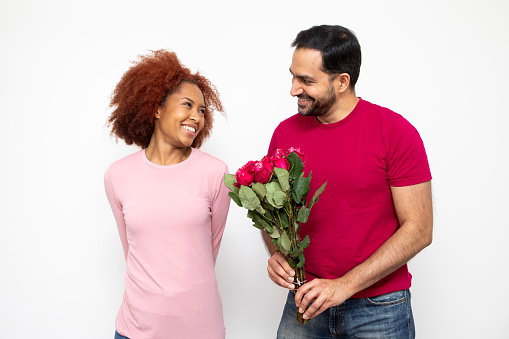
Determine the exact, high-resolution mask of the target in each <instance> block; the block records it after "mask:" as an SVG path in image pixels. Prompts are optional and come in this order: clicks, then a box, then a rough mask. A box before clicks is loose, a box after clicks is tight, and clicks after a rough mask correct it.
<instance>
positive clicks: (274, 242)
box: [271, 238, 279, 248]
mask: <svg viewBox="0 0 509 339" xmlns="http://www.w3.org/2000/svg"><path fill="white" fill-rule="evenodd" d="M278 239H279V238H278ZM278 239H274V238H273V239H271V240H272V243H273V244H274V246H276V248H279V247H278Z"/></svg>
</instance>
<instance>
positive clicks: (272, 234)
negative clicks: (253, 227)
mask: <svg viewBox="0 0 509 339" xmlns="http://www.w3.org/2000/svg"><path fill="white" fill-rule="evenodd" d="M267 234H269V236H270V237H271V238H272V239H279V237H281V234H280V233H279V230H278V229H277V227H275V226H274V227H272V231H271V232H270V233H269V232H267Z"/></svg>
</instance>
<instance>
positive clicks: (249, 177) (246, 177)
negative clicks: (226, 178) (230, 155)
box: [234, 161, 256, 187]
mask: <svg viewBox="0 0 509 339" xmlns="http://www.w3.org/2000/svg"><path fill="white" fill-rule="evenodd" d="M255 164H256V162H255V161H250V162H248V163H247V164H245V165H244V166H242V167H241V168H239V169H238V170H237V172H236V173H235V180H237V182H236V184H234V185H235V187H240V185H244V186H249V185H251V184H252V183H253V180H254V165H255Z"/></svg>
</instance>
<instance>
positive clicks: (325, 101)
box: [297, 86, 336, 117]
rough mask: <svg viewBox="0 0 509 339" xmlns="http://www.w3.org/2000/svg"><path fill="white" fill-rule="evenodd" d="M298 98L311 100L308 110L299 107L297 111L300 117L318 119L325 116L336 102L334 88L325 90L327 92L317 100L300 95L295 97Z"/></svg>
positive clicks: (303, 94)
mask: <svg viewBox="0 0 509 339" xmlns="http://www.w3.org/2000/svg"><path fill="white" fill-rule="evenodd" d="M297 97H298V98H301V99H311V100H312V103H311V106H309V108H304V107H300V106H299V108H298V111H299V113H300V115H302V116H305V117H306V116H313V117H320V116H322V115H325V114H327V113H328V112H329V111H330V109H331V107H332V106H333V105H334V103H335V102H336V93H335V91H334V86H329V88H328V89H327V92H326V93H325V94H324V95H323V96H321V97H319V98H316V99H315V98H312V97H310V96H309V95H307V94H305V93H302V94H301V95H297Z"/></svg>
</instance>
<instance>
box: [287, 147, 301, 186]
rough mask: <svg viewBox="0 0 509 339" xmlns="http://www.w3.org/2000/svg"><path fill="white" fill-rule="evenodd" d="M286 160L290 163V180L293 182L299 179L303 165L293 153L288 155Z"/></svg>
mask: <svg viewBox="0 0 509 339" xmlns="http://www.w3.org/2000/svg"><path fill="white" fill-rule="evenodd" d="M287 160H288V162H289V163H290V178H292V180H295V179H297V178H298V177H300V175H301V173H302V171H303V170H304V164H303V163H302V160H300V157H299V156H298V155H297V154H296V153H295V152H292V153H290V154H289V155H288V158H287Z"/></svg>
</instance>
